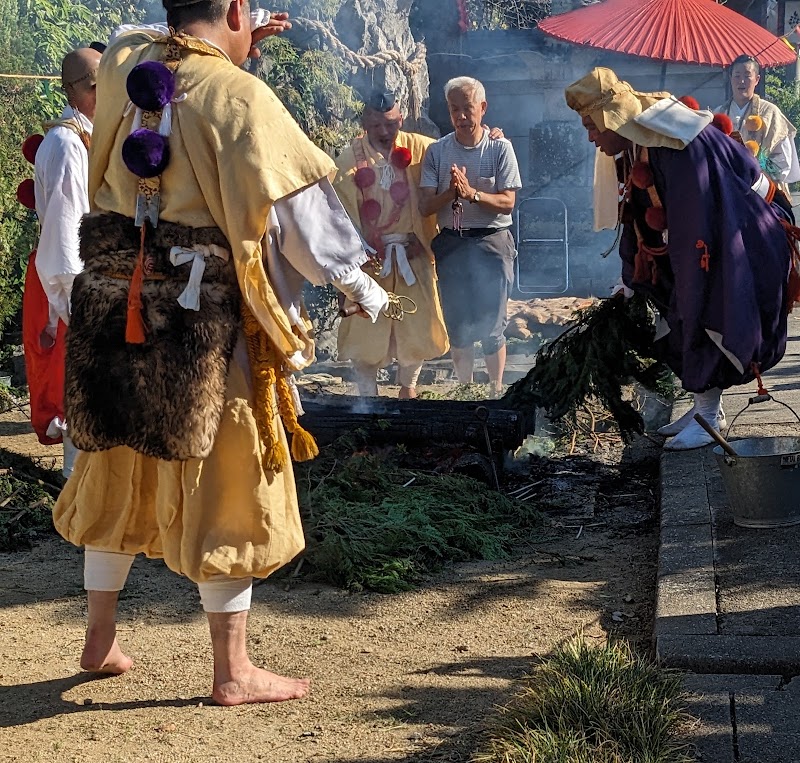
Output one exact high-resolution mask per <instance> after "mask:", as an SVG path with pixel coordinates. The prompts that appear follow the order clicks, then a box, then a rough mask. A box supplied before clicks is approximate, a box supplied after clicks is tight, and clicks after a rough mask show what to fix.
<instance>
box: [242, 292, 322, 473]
mask: <svg viewBox="0 0 800 763" xmlns="http://www.w3.org/2000/svg"><path fill="white" fill-rule="evenodd" d="M242 320H243V324H244V333H245V337H246V338H247V354H248V356H249V359H250V369H251V374H252V379H253V398H254V408H255V417H256V426H257V427H258V434H259V437H260V438H261V442H262V444H263V445H264V455H263V457H262V461H261V462H262V466H263V468H264V469H265V470H268V471H273V472H279V471H281V470H282V469H283V468H284V467H285V466H286V465H287V464H288V463H289V454H288V453H287V452H286V448H284V447H283V444H282V443H281V441H280V439H279V436H278V428H277V424H276V422H275V398H277V403H278V413H279V415H280V417H281V420H282V421H283V424H284V426H285V427H286V430H287V431H288V432H289V433H290V434H291V435H292V445H291V457H292V458H293V459H294V460H295V461H310V460H311V459H312V458H315V457H316V456H317V455H319V448H318V447H317V443H316V442H315V441H314V438H313V436H312V435H311V434H310V433H309V432H307V431H306V430H305V429H303V427H301V426H300V423H299V422H298V420H297V411H296V410H295V405H294V398H293V396H292V390H291V388H290V387H289V382H288V381H287V379H286V377H285V376H284V375H283V372H282V368H281V367H280V365H281V364H280V362H279V361H278V354H277V353H276V352H274V350H273V349H272V348H271V347H270V344H269V339H268V337H267V334H266V332H265V331H264V330H263V329H262V328H261V326H260V324H259V323H258V321H257V320H256V318H255V316H254V315H253V314H252V313H251V312H250V310H249V309H248V307H247V306H246V305H245V304H244V303H242Z"/></svg>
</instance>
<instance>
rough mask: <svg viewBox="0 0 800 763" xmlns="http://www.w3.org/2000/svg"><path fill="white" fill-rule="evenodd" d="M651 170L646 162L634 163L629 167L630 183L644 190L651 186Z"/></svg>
mask: <svg viewBox="0 0 800 763" xmlns="http://www.w3.org/2000/svg"><path fill="white" fill-rule="evenodd" d="M653 182H654V180H653V170H652V169H650V165H649V164H648V163H647V162H634V163H633V166H632V167H631V183H633V184H634V185H635V186H636V187H637V188H641V189H642V190H644V189H645V188H649V187H650V186H651V185H653Z"/></svg>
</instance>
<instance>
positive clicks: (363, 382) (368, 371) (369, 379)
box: [354, 363, 380, 397]
mask: <svg viewBox="0 0 800 763" xmlns="http://www.w3.org/2000/svg"><path fill="white" fill-rule="evenodd" d="M354 365H355V368H356V386H357V387H358V394H359V395H360V396H361V397H378V380H377V379H378V371H379V370H380V366H368V365H367V364H366V363H355V364H354Z"/></svg>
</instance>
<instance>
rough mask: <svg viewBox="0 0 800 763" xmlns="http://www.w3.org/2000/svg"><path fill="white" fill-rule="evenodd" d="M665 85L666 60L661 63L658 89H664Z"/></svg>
mask: <svg viewBox="0 0 800 763" xmlns="http://www.w3.org/2000/svg"><path fill="white" fill-rule="evenodd" d="M666 86H667V62H666V61H664V63H663V64H661V84H660V85H659V86H658V89H659V90H664V89H665V88H666Z"/></svg>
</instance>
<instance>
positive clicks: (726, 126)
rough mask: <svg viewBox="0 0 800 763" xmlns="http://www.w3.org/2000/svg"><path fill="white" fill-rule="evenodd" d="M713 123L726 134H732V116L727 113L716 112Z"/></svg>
mask: <svg viewBox="0 0 800 763" xmlns="http://www.w3.org/2000/svg"><path fill="white" fill-rule="evenodd" d="M711 124H712V125H714V127H716V128H717V129H718V130H722V132H724V133H725V134H726V135H730V134H731V133H732V132H733V122H731V118H730V117H729V116H728V115H727V114H714V118H713V119H712V120H711Z"/></svg>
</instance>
